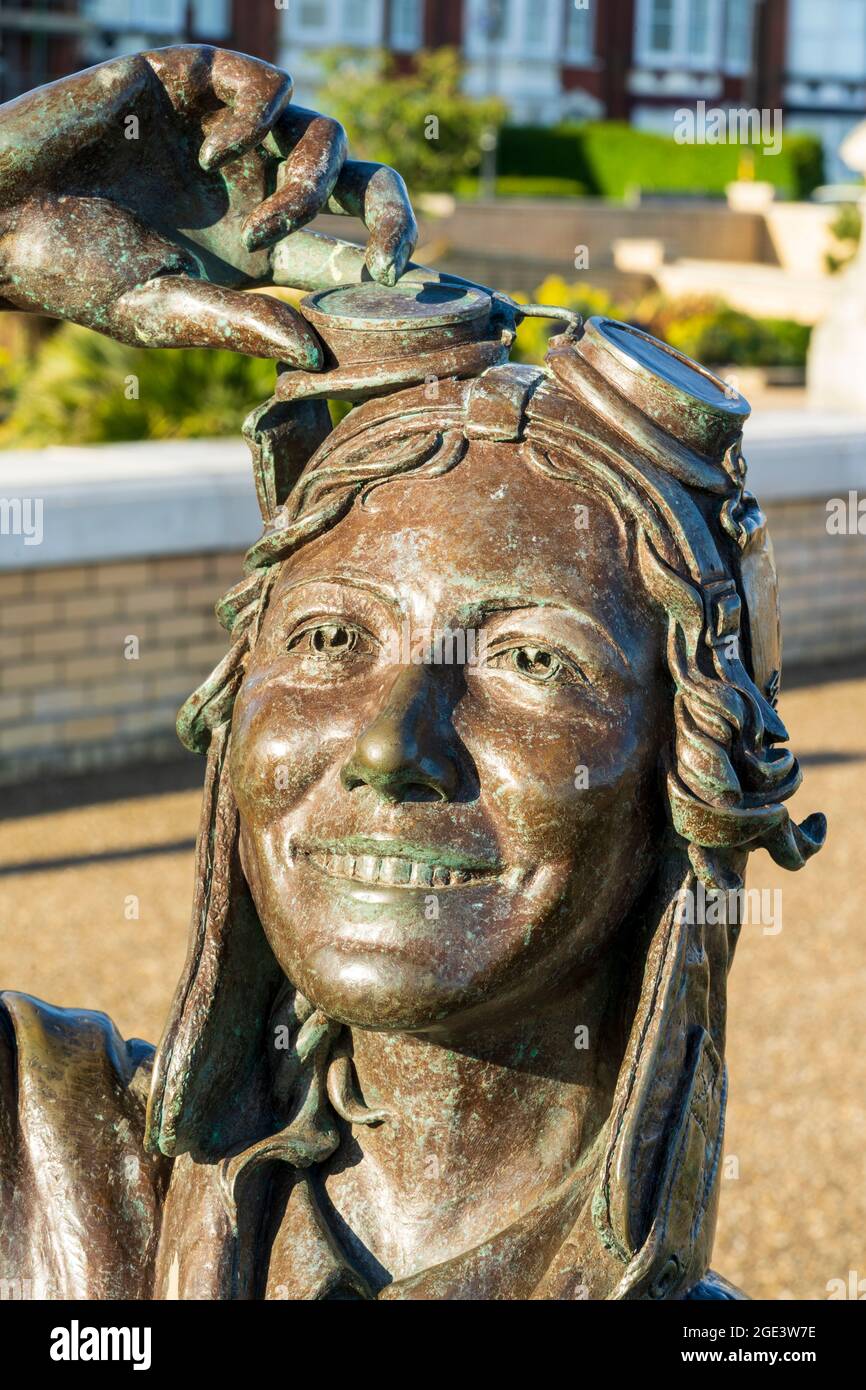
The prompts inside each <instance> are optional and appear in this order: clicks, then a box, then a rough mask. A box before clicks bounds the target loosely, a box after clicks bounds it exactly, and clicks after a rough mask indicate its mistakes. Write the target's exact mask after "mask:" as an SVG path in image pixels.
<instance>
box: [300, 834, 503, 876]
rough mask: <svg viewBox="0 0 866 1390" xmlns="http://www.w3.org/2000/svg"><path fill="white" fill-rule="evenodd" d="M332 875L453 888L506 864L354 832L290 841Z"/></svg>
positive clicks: (496, 872) (499, 870) (493, 873)
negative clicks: (325, 838)
mask: <svg viewBox="0 0 866 1390" xmlns="http://www.w3.org/2000/svg"><path fill="white" fill-rule="evenodd" d="M292 851H293V854H294V855H295V856H297V855H303V856H304V857H305V858H307V859H309V860H310V862H311V863H313V864H315V865H316V867H317V868H318V869H320V870H321V871H322V872H323V873H326V874H328V875H330V876H331V877H334V878H348V879H353V880H355V881H356V882H358V883H366V884H371V883H381V884H387V885H388V886H393V887H398V888H401V887H402V888H451V887H454V886H458V885H460V884H464V883H473V882H478V881H480V880H484V879H490V878H496V877H498V876H499V875H500V874H501V873H502V872H503V870H504V865H502V864H499V863H494V862H491V861H489V860H483V859H478V858H475V857H472V856H469V855H465V854H461V853H459V852H455V851H454V850H449V849H445V848H440V847H434V846H431V845H416V844H413V843H410V842H409V841H406V840H388V839H380V838H379V837H378V836H366V835H353V836H349V837H348V838H345V839H340V840H305V841H303V842H302V843H296V844H294V845H293V846H292Z"/></svg>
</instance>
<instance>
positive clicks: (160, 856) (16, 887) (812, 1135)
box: [0, 679, 866, 1298]
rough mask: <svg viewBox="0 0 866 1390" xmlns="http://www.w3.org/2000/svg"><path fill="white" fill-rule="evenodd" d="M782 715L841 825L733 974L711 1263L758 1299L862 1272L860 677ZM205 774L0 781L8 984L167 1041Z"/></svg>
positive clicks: (0, 971) (864, 933) (809, 694)
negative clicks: (8, 784) (31, 788)
mask: <svg viewBox="0 0 866 1390" xmlns="http://www.w3.org/2000/svg"><path fill="white" fill-rule="evenodd" d="M782 714H783V717H784V718H785V720H786V722H787V724H788V727H789V730H790V733H791V737H792V746H793V748H794V750H795V752H797V754H798V755H801V756H802V757H803V762H804V765H805V773H806V779H805V786H804V789H803V790H801V792H800V793H799V794H798V796H797V799H796V802H795V803H794V806H795V807H796V810H797V812H798V813H799V816H800V818H802V817H803V816H804V815H806V814H807V813H808V812H809V811H811V810H823V811H826V812H827V814H828V815H829V817H830V822H831V835H830V840H829V843H828V845H827V847H826V848H825V850H824V851H823V853H822V854H821V855H819V856H818V858H817V859H816V860H814V861H813V862H812V864H811V865H810V866H808V867H807V869H806V870H805V871H804V872H802V873H801V874H798V875H790V874H785V873H783V872H782V871H780V870H777V869H776V867H775V865H773V864H772V863H771V861H770V860H769V858H768V857H767V856H766V855H765V854H763V853H761V854H759V855H756V856H755V857H754V859H753V861H752V862H753V867H752V872H751V878H750V884H751V885H752V886H755V887H760V888H765V887H766V888H768V889H771V890H774V889H776V888H780V889H781V890H782V895H783V896H782V909H783V919H782V921H783V925H782V931H781V932H780V933H778V934H777V935H764V934H763V933H762V930H761V928H760V927H753V928H749V927H746V928H745V929H744V932H743V937H742V940H741V943H740V947H739V950H738V955H737V960H736V963H735V966H734V971H733V976H732V980H731V992H730V1015H729V1038H730V1041H729V1048H728V1062H729V1069H730V1078H731V1099H730V1105H729V1111H728V1133H727V1155H728V1159H727V1165H726V1170H727V1174H728V1175H727V1176H726V1178H725V1181H724V1183H723V1188H722V1202H721V1216H720V1222H719V1235H718V1240H717V1244H716V1254H715V1264H716V1267H717V1268H718V1269H719V1270H720V1271H722V1272H723V1273H724V1274H725V1275H726V1276H727V1277H728V1278H730V1279H733V1280H734V1282H735V1283H738V1284H740V1285H741V1286H742V1287H744V1288H745V1289H746V1290H747V1291H748V1292H749V1293H751V1294H752V1296H753V1297H764V1298H824V1297H826V1286H827V1281H828V1280H830V1279H834V1278H840V1279H844V1280H847V1279H848V1276H849V1271H851V1270H856V1271H857V1272H858V1277H859V1278H866V1181H864V1178H866V1172H864V1155H866V1102H864V1095H866V1047H864V999H866V921H864V912H863V901H862V894H861V878H862V876H863V873H864V868H866V853H864V847H866V835H864V829H863V815H864V806H866V679H860V680H856V681H854V680H852V681H848V682H837V683H832V684H826V685H822V686H813V687H807V688H803V689H795V690H792V691H790V692H789V693H788V694H786V695H785V696H784V698H783V701H782ZM199 768H200V764H198V763H197V762H196V761H195V760H190V762H189V763H188V764H186V765H184V766H183V767H181V768H180V769H174V768H169V769H153V770H150V771H149V772H147V773H146V774H142V773H132V774H130V773H127V774H122V775H120V776H118V775H114V776H113V777H112V778H110V779H109V778H102V779H98V778H97V779H88V782H87V783H86V784H82V785H83V787H84V792H85V796H84V797H83V800H84V801H85V802H86V804H84V805H80V806H75V805H70V804H69V802H70V797H71V792H70V785H69V784H63V783H58V784H49V785H47V786H46V787H45V788H44V789H43V791H42V792H41V793H40V797H41V802H42V805H43V807H44V804H45V801H46V799H47V801H48V803H49V805H50V807H51V808H52V809H50V810H49V811H48V812H47V813H46V812H45V811H44V810H43V812H42V813H41V814H40V813H39V810H38V807H39V802H38V801H36V800H34V798H33V797H30V798H29V799H28V798H25V797H23V796H22V794H21V793H20V792H19V793H11V794H10V793H6V794H5V796H6V800H7V803H8V802H11V803H12V805H11V809H13V810H18V811H19V812H21V811H24V812H26V814H23V815H19V818H18V819H15V820H6V821H4V822H3V823H2V846H3V849H2V863H3V864H5V865H7V866H8V865H27V864H32V863H33V861H36V860H38V861H40V862H41V865H42V867H41V868H39V869H33V868H31V869H30V870H29V871H25V872H20V871H17V872H13V873H9V872H8V871H7V872H6V873H5V874H4V873H2V872H0V922H2V924H3V930H2V937H0V983H2V984H3V985H8V986H11V987H14V988H16V989H22V990H27V991H29V992H31V993H34V994H37V995H40V996H41V997H42V998H45V999H48V1000H50V1001H51V1002H53V1003H56V1004H63V1005H79V1006H85V1007H90V1008H99V1009H105V1010H106V1011H107V1012H108V1013H110V1014H111V1015H112V1016H113V1017H114V1019H115V1021H116V1022H117V1024H118V1026H119V1027H120V1029H121V1030H122V1031H123V1032H124V1033H125V1034H126V1035H134V1034H138V1035H140V1036H144V1037H148V1038H151V1039H156V1038H157V1037H158V1035H159V1031H160V1027H161V1023H162V1019H163V1018H164V1016H165V1012H166V1008H167V1005H168V1001H169V997H170V994H171V990H172V985H173V982H174V980H175V978H176V976H177V974H178V973H179V971H180V968H181V965H182V962H183V957H184V953H185V949H186V927H187V916H188V911H189V903H190V898H191V892H192V870H193V866H192V850H191V843H192V839H193V837H194V834H195V826H196V819H197V810H198V794H197V792H196V791H195V790H194V789H191V788H194V786H195V783H196V780H197V778H198V777H199V775H200V772H199ZM107 791H108V792H110V793H111V794H113V795H114V796H115V797H118V798H120V799H116V800H113V801H108V802H106V801H105V800H104V797H105V795H106V792H107ZM91 793H96V794H97V795H98V796H99V795H101V798H102V799H101V800H100V799H97V800H93V799H92V796H91ZM16 803H17V804H16ZM130 850H132V853H130ZM136 912H137V914H138V915H137V916H135V915H134V914H135V913H136Z"/></svg>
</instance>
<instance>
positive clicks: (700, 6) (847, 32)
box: [0, 0, 866, 178]
mask: <svg viewBox="0 0 866 1390" xmlns="http://www.w3.org/2000/svg"><path fill="white" fill-rule="evenodd" d="M191 40H192V41H199V42H201V41H209V42H213V43H219V44H224V45H227V46H230V47H235V48H238V49H240V50H241V51H243V52H246V53H252V54H255V55H256V56H257V57H260V58H266V59H268V60H269V61H271V62H277V63H279V64H280V65H281V66H283V67H286V68H288V70H289V71H290V72H291V73H292V75H293V77H294V78H295V82H296V91H297V100H298V101H300V102H301V103H304V104H308V105H312V104H314V103H315V100H316V89H317V87H318V84H319V77H320V69H319V65H318V62H317V55H318V54H320V53H321V52H322V51H323V50H324V49H327V48H333V47H335V46H337V45H350V46H351V47H354V48H358V49H361V50H363V49H374V48H386V49H389V50H391V51H392V52H394V53H396V54H397V55H400V56H401V57H402V58H404V59H405V60H406V61H407V62H408V61H411V55H412V54H413V53H415V52H417V51H418V49H420V48H423V47H427V48H436V47H439V46H442V45H450V46H453V47H456V48H460V49H461V50H462V52H463V55H464V58H465V61H466V65H467V78H466V81H467V86H468V88H469V90H470V91H472V92H474V93H477V94H482V93H498V94H500V95H501V96H502V97H504V99H505V100H506V101H507V103H508V105H509V108H510V110H511V112H512V116H513V118H514V119H515V120H517V121H520V122H526V123H540V124H552V123H555V122H557V121H561V120H582V119H586V118H593V117H596V118H597V117H608V118H611V119H619V120H628V121H631V122H632V123H633V124H635V125H638V126H642V127H644V128H646V129H658V130H665V131H670V130H671V122H672V118H673V112H674V111H675V110H676V109H677V108H679V107H682V106H683V105H689V104H693V103H695V102H696V101H700V100H704V101H706V102H707V103H709V104H713V105H725V104H733V105H742V104H746V105H749V106H757V107H769V108H771V109H776V108H781V109H783V110H784V112H785V118H786V121H787V124H788V126H789V128H792V129H796V128H798V127H799V128H806V129H811V130H814V131H816V132H818V133H819V134H821V135H822V136H823V139H824V144H825V148H826V151H827V155H828V174H829V176H830V177H831V178H837V177H843V176H844V174H845V171H844V169H843V168H842V166H841V165H840V164H839V163H838V162H837V158H836V151H837V149H838V147H839V144H840V142H841V140H842V139H843V137H844V136H845V134H846V133H847V131H848V130H849V129H850V128H851V127H852V126H853V125H854V124H855V123H856V122H857V120H859V119H861V118H862V117H863V115H864V114H866V0H822V3H816V0H0V100H3V101H7V100H9V98H10V97H14V96H17V95H18V94H19V93H20V92H24V91H28V90H29V89H30V88H31V87H35V86H38V85H39V84H40V83H43V82H50V81H52V80H53V79H55V78H57V77H61V76H63V75H64V74H65V73H67V72H71V71H74V70H75V69H76V68H79V67H84V66H87V65H88V64H90V63H95V62H101V61H102V60H104V59H106V58H110V57H113V56H115V55H116V54H119V53H129V52H134V51H135V50H136V49H139V48H145V47H152V46H157V45H161V44H169V43H179V42H189V41H191Z"/></svg>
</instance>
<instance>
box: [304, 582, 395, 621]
mask: <svg viewBox="0 0 866 1390" xmlns="http://www.w3.org/2000/svg"><path fill="white" fill-rule="evenodd" d="M311 584H329V585H330V586H331V587H332V588H337V587H342V588H349V589H361V590H364V591H365V592H366V593H369V594H372V595H373V597H374V598H377V599H378V600H379V602H380V603H385V604H387V605H388V607H389V608H393V609H394V611H395V613H396V614H397V615H398V616H400V615H402V612H403V609H402V605H401V603H400V599H399V597H398V595H397V594H395V593H392V592H390V591H389V590H388V589H386V588H383V587H382V586H381V585H379V584H373V583H371V581H370V580H369V579H361V578H360V577H358V576H356V575H347V574H313V575H307V576H305V577H304V578H303V579H296V580H295V581H294V583H292V584H289V585H287V586H286V588H285V589H284V590H283V593H284V594H289V593H291V592H293V590H295V589H306V588H308V587H309V585H311Z"/></svg>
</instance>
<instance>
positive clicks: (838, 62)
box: [788, 0, 866, 82]
mask: <svg viewBox="0 0 866 1390" xmlns="http://www.w3.org/2000/svg"><path fill="white" fill-rule="evenodd" d="M864 72H866V5H864V3H863V0H836V3H835V4H834V6H833V23H832V24H830V23H829V21H828V15H827V10H826V7H825V6H823V5H816V4H815V3H814V0H790V3H789V6H788V76H789V77H802V78H811V79H813V80H814V79H820V80H824V81H827V82H833V81H839V80H840V79H841V80H842V81H845V80H846V79H847V80H848V81H860V82H862V80H863V76H864Z"/></svg>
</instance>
